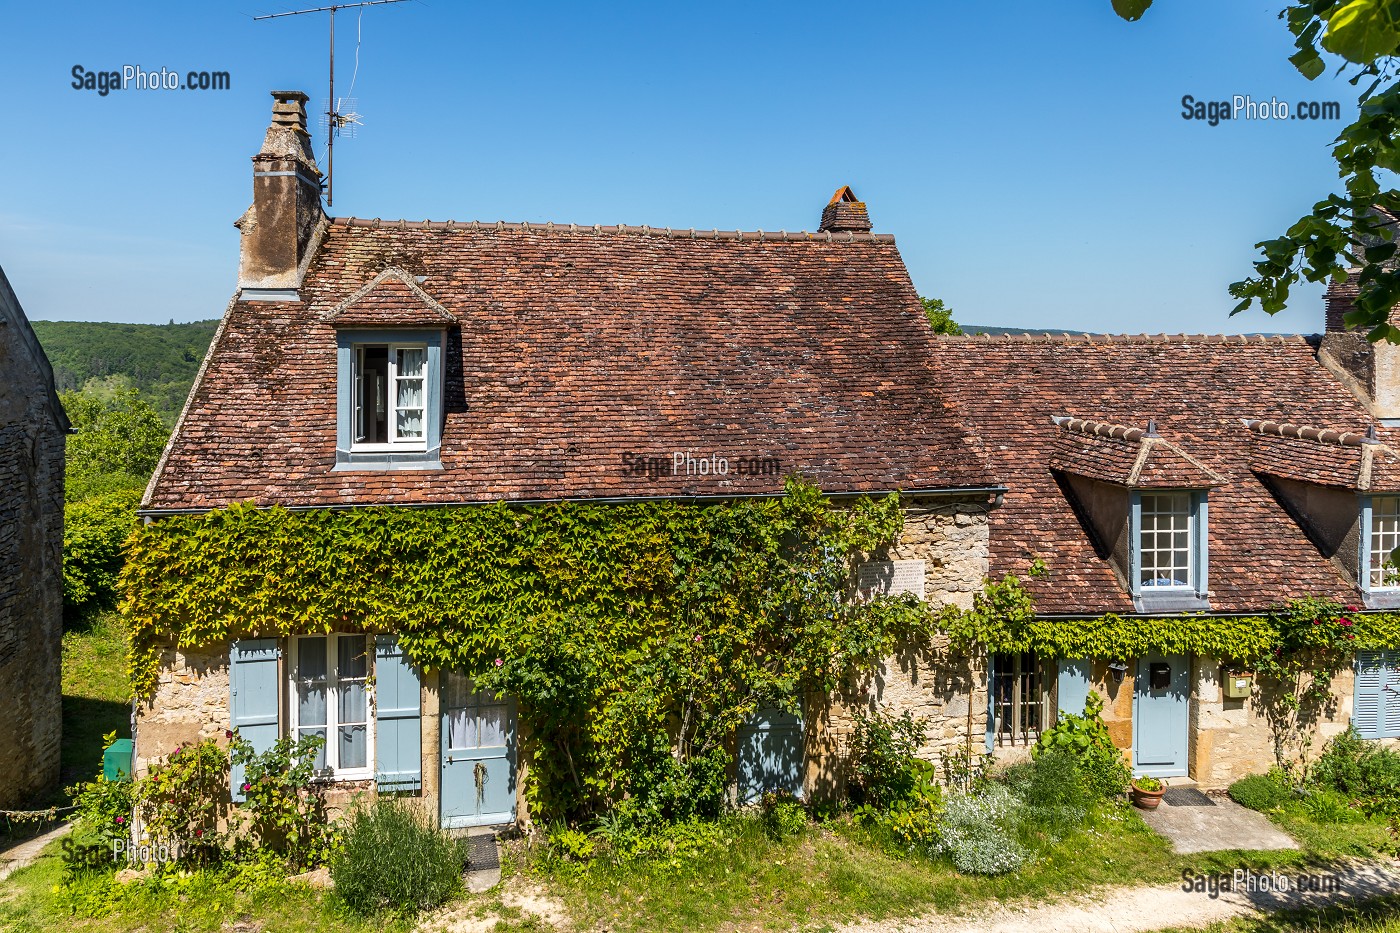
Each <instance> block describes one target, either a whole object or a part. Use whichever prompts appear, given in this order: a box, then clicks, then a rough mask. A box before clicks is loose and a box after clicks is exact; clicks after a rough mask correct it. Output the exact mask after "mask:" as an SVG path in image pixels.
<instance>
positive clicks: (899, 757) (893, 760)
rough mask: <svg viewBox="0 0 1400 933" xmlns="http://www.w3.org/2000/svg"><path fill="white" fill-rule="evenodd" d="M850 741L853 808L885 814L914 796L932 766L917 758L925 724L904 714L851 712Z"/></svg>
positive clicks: (921, 720)
mask: <svg viewBox="0 0 1400 933" xmlns="http://www.w3.org/2000/svg"><path fill="white" fill-rule="evenodd" d="M855 720H856V729H855V734H854V735H853V736H852V737H851V754H850V769H851V772H850V780H849V781H848V787H849V790H850V795H851V799H852V800H853V801H854V802H855V803H857V804H863V805H866V806H870V807H874V808H875V809H877V810H886V809H888V808H889V806H890V804H892V803H893V802H895V801H897V800H907V799H909V797H911V796H912V795H913V794H914V791H915V788H916V787H917V786H918V785H919V783H920V781H921V779H923V778H924V777H925V776H926V775H927V774H928V772H929V770H930V769H931V768H932V766H931V765H930V764H929V763H928V762H925V761H922V760H921V759H919V758H918V757H917V754H916V753H917V752H918V750H919V746H920V745H922V744H923V740H924V726H925V725H926V720H923V719H915V718H914V714H913V713H911V712H910V711H909V710H905V711H904V712H903V713H901V714H900V715H898V716H896V715H894V714H893V713H892V712H890V711H889V710H886V709H875V710H873V711H871V712H869V713H867V712H865V711H864V710H856V712H855Z"/></svg>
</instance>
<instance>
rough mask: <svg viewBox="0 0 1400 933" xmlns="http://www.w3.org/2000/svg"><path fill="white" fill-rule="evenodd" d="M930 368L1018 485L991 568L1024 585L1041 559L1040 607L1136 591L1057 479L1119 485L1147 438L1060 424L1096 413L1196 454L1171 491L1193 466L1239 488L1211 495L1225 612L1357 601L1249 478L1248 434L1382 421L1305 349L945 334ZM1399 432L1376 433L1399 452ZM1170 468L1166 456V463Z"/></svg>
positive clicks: (1214, 587)
mask: <svg viewBox="0 0 1400 933" xmlns="http://www.w3.org/2000/svg"><path fill="white" fill-rule="evenodd" d="M934 359H935V368H936V369H937V370H938V371H939V373H940V375H941V377H942V379H943V384H944V393H945V396H946V397H947V398H949V399H950V401H951V402H952V404H953V410H954V413H955V415H956V416H957V418H958V419H959V420H960V421H961V422H962V423H963V424H964V425H965V426H966V427H967V428H968V429H969V430H971V431H972V432H974V433H975V434H977V435H979V437H980V438H981V440H982V442H983V444H984V446H985V448H986V450H987V451H988V453H989V456H990V458H991V461H992V467H993V469H995V470H996V471H997V472H998V473H999V474H1000V475H1001V476H1002V478H1003V480H1004V481H1005V482H1006V484H1007V486H1008V487H1009V488H1010V491H1009V492H1008V493H1007V494H1006V497H1005V504H1004V506H1003V507H1002V508H1000V509H997V510H995V511H994V512H993V513H992V529H991V561H992V571H993V573H994V574H1002V573H1008V572H1014V573H1018V574H1021V575H1023V576H1024V574H1025V572H1026V570H1027V568H1028V565H1029V563H1030V561H1031V560H1032V559H1033V558H1035V557H1040V558H1042V559H1044V560H1045V561H1046V563H1047V564H1048V565H1049V568H1050V572H1049V573H1048V574H1047V575H1046V576H1044V577H1041V578H1037V579H1032V580H1031V581H1030V582H1029V585H1030V587H1031V590H1032V592H1033V593H1034V594H1035V596H1036V598H1037V605H1038V607H1039V608H1040V610H1041V611H1044V612H1049V613H1071V612H1103V611H1116V612H1131V611H1132V600H1131V598H1130V596H1129V594H1128V593H1127V592H1126V591H1125V589H1124V587H1123V586H1122V585H1121V584H1120V583H1119V581H1118V579H1117V578H1116V577H1115V575H1114V571H1113V568H1112V565H1111V564H1110V562H1109V560H1108V558H1107V557H1106V556H1103V555H1101V554H1099V553H1096V552H1095V548H1094V541H1093V540H1092V539H1091V536H1090V534H1089V533H1088V532H1087V531H1086V529H1085V527H1084V525H1082V524H1081V522H1080V519H1079V518H1078V517H1076V514H1075V510H1074V508H1073V506H1072V505H1071V502H1070V499H1069V498H1068V493H1067V491H1066V489H1067V487H1066V485H1065V483H1064V482H1062V481H1061V480H1060V479H1058V478H1057V475H1056V473H1055V470H1056V469H1057V468H1058V469H1066V468H1069V467H1070V466H1075V467H1076V468H1078V469H1081V470H1083V471H1086V472H1088V473H1090V475H1092V477H1093V478H1096V479H1103V480H1106V481H1112V482H1123V481H1124V480H1125V479H1126V478H1127V476H1128V475H1129V473H1130V470H1131V464H1134V463H1136V455H1137V454H1139V453H1140V452H1141V450H1140V447H1139V445H1140V443H1141V441H1142V438H1143V437H1144V436H1145V435H1146V432H1145V431H1142V432H1141V434H1140V435H1139V434H1136V433H1134V434H1133V435H1132V436H1131V438H1130V437H1129V436H1128V435H1126V434H1123V433H1122V432H1120V436H1119V437H1113V436H1111V435H1112V433H1113V432H1111V431H1110V432H1108V434H1107V435H1105V434H1103V433H1096V432H1089V433H1087V434H1086V433H1083V432H1070V431H1067V430H1066V429H1065V428H1063V427H1060V426H1058V425H1057V424H1055V422H1054V421H1052V418H1053V417H1054V416H1057V415H1058V416H1063V415H1065V414H1066V413H1077V414H1086V415H1088V414H1092V416H1093V417H1094V418H1095V419H1097V420H1098V421H1099V422H1101V423H1103V424H1105V425H1109V426H1113V425H1117V426H1120V427H1121V426H1131V425H1145V424H1147V422H1148V421H1149V420H1153V421H1155V422H1156V425H1157V428H1158V430H1159V432H1160V434H1161V437H1162V439H1163V440H1164V441H1165V442H1167V443H1169V444H1170V445H1172V447H1173V448H1175V449H1176V450H1177V451H1181V452H1185V453H1187V454H1189V457H1190V461H1189V462H1186V461H1183V463H1187V465H1188V466H1189V467H1190V470H1189V471H1187V472H1184V473H1182V474H1175V472H1174V471H1175V469H1176V465H1173V466H1172V468H1171V469H1164V470H1163V473H1162V476H1161V481H1162V482H1164V483H1165V482H1168V477H1169V476H1171V477H1173V478H1175V476H1177V475H1179V476H1180V478H1182V479H1183V480H1184V479H1186V478H1189V474H1190V473H1194V472H1196V471H1205V472H1206V473H1207V474H1213V475H1215V476H1218V477H1219V478H1221V479H1224V480H1228V483H1227V484H1226V485H1222V486H1219V487H1218V488H1213V489H1211V491H1210V521H1209V534H1210V589H1211V591H1212V594H1213V595H1212V597H1211V607H1212V609H1213V610H1216V611H1247V610H1253V609H1262V608H1265V607H1267V606H1270V605H1273V604H1277V603H1278V602H1280V601H1282V600H1285V599H1288V598H1291V597H1294V596H1300V595H1305V594H1313V595H1326V596H1334V597H1336V598H1339V599H1344V600H1351V599H1355V598H1356V589H1355V587H1354V585H1353V583H1352V581H1350V580H1348V579H1346V578H1344V576H1343V574H1342V571H1341V570H1340V569H1339V568H1338V567H1337V566H1336V565H1334V564H1333V563H1332V562H1330V561H1329V560H1328V559H1326V558H1325V557H1324V556H1323V555H1322V554H1321V553H1320V552H1319V550H1318V548H1317V547H1316V546H1315V545H1314V544H1313V543H1312V542H1311V541H1310V540H1309V538H1308V536H1307V534H1306V533H1305V532H1304V530H1303V529H1301V528H1300V527H1299V526H1298V524H1297V523H1296V522H1295V521H1294V520H1293V519H1292V518H1291V517H1290V516H1289V515H1288V513H1287V512H1286V511H1285V510H1284V508H1283V506H1282V505H1281V504H1280V503H1279V501H1278V500H1277V499H1275V497H1274V496H1273V495H1272V494H1271V493H1270V491H1269V489H1268V488H1267V487H1266V486H1265V485H1264V483H1263V482H1262V481H1261V479H1260V478H1259V477H1258V476H1256V475H1255V474H1254V473H1253V472H1252V470H1251V466H1252V464H1253V461H1254V458H1255V457H1256V453H1255V450H1256V442H1257V441H1262V440H1265V438H1264V437H1263V435H1260V434H1257V433H1254V432H1251V431H1249V430H1247V429H1245V427H1244V426H1243V425H1242V424H1241V421H1242V420H1243V419H1251V420H1270V421H1277V422H1297V423H1303V424H1326V425H1336V426H1344V427H1346V428H1347V429H1349V430H1351V431H1352V432H1364V431H1365V429H1366V428H1367V427H1368V426H1370V425H1371V418H1370V416H1369V415H1368V413H1367V411H1366V409H1365V408H1364V407H1363V406H1362V405H1361V404H1360V403H1359V402H1358V401H1357V400H1356V399H1355V398H1354V397H1353V396H1352V395H1351V394H1350V393H1349V392H1348V391H1347V390H1346V389H1345V388H1343V387H1342V385H1341V384H1340V383H1338V381H1337V380H1336V379H1335V378H1334V377H1333V376H1332V375H1331V374H1330V373H1329V372H1328V371H1327V370H1326V369H1324V368H1323V366H1322V365H1321V364H1320V363H1319V362H1318V361H1317V358H1316V352H1315V348H1314V343H1312V342H1310V341H1309V340H1306V339H1304V338H1301V337H1283V338H1279V337H1270V338H1258V337H1253V338H1243V337H1238V336H1205V337H1194V336H1164V335H1157V336H1150V335H1143V336H1098V335H1074V336H1063V335H1043V336H1041V335H1035V336H1021V335H1014V336H1005V337H986V336H977V337H940V338H937V339H936V343H935V348H934ZM1138 430H1141V429H1138ZM1397 437H1400V435H1396V434H1395V433H1394V432H1392V431H1389V430H1388V429H1385V428H1381V429H1380V438H1381V440H1382V441H1383V442H1385V443H1387V444H1390V443H1393V442H1394V441H1393V440H1392V438H1397ZM1291 443H1309V444H1313V446H1315V447H1319V448H1321V446H1322V445H1318V444H1316V443H1315V442H1313V441H1306V442H1304V441H1292V442H1291ZM1071 444H1073V445H1077V449H1071V448H1069V447H1067V445H1071ZM1334 446H1336V445H1334ZM1397 446H1400V445H1397ZM1290 449H1291V448H1290ZM1337 449H1342V448H1341V447H1338V448H1337ZM1346 449H1347V450H1351V451H1359V448H1350V447H1348V448H1346ZM1163 450H1164V451H1167V450H1170V448H1166V447H1163ZM1149 459H1150V458H1149ZM1173 459H1174V458H1168V459H1167V460H1164V461H1163V465H1164V467H1166V466H1167V465H1168V464H1169V463H1171V462H1172V460H1173ZM1389 463H1390V461H1389V460H1386V462H1385V465H1384V470H1385V474H1384V475H1385V476H1386V477H1387V481H1389V480H1388V477H1389V476H1390V471H1391V469H1392V468H1391V467H1390V465H1389ZM1094 468H1097V469H1098V470H1099V473H1098V474H1097V475H1094V474H1092V472H1091V471H1092V470H1093V469H1094ZM1144 472H1146V467H1144ZM1396 472H1397V473H1400V469H1397V470H1396ZM1151 481H1152V482H1153V483H1154V484H1156V483H1157V482H1158V477H1155V476H1154V477H1153V478H1152V480H1151ZM1373 482H1374V481H1373Z"/></svg>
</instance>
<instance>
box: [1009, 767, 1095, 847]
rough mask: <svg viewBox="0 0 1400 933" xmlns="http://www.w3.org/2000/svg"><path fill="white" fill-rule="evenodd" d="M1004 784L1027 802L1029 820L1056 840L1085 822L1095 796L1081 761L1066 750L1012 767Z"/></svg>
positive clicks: (1027, 818)
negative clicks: (1081, 766) (1084, 773)
mask: <svg viewBox="0 0 1400 933" xmlns="http://www.w3.org/2000/svg"><path fill="white" fill-rule="evenodd" d="M1005 781H1006V785H1007V787H1008V788H1010V789H1011V791H1012V792H1013V793H1014V794H1016V796H1017V797H1019V798H1021V800H1022V801H1023V802H1024V804H1025V809H1026V820H1027V821H1028V822H1030V823H1032V824H1034V825H1035V827H1036V828H1039V829H1041V830H1044V831H1046V832H1047V833H1048V834H1049V835H1051V836H1056V837H1058V836H1063V835H1064V834H1066V833H1068V832H1069V831H1070V830H1072V829H1074V828H1075V827H1076V826H1078V825H1080V824H1081V823H1083V822H1084V817H1085V816H1086V815H1087V814H1088V812H1089V810H1090V809H1092V807H1093V805H1094V798H1095V796H1096V794H1095V793H1094V792H1093V791H1092V790H1090V788H1089V786H1088V783H1087V782H1086V781H1085V779H1084V775H1083V774H1082V773H1081V772H1080V760H1079V759H1078V758H1077V757H1076V756H1075V755H1074V753H1072V752H1070V751H1068V750H1066V749H1059V748H1056V749H1051V750H1050V751H1049V752H1047V753H1046V754H1043V755H1040V756H1039V757H1037V758H1035V759H1033V760H1031V761H1028V762H1023V763H1021V764H1017V765H1013V766H1012V767H1010V768H1008V769H1007V771H1006V776H1005Z"/></svg>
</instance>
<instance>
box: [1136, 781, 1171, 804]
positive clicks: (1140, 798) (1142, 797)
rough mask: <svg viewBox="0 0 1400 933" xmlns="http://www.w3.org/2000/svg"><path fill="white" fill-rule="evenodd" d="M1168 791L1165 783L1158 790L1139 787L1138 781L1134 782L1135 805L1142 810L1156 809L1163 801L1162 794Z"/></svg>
mask: <svg viewBox="0 0 1400 933" xmlns="http://www.w3.org/2000/svg"><path fill="white" fill-rule="evenodd" d="M1166 792H1167V786H1166V785H1165V784H1163V785H1162V786H1161V787H1159V788H1157V789H1156V790H1144V789H1142V788H1141V787H1138V783H1137V781H1134V782H1133V806H1135V807H1138V808H1139V809H1142V810H1155V809H1157V805H1158V804H1160V803H1161V802H1162V795H1163V794H1165V793H1166Z"/></svg>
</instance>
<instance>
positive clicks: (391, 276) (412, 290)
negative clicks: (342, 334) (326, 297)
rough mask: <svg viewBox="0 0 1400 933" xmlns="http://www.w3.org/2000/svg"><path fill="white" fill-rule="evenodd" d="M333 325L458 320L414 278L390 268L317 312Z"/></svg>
mask: <svg viewBox="0 0 1400 933" xmlns="http://www.w3.org/2000/svg"><path fill="white" fill-rule="evenodd" d="M321 320H323V321H329V322H330V323H332V324H334V325H335V326H336V327H439V328H440V327H446V326H450V325H453V324H456V323H458V321H457V318H456V317H454V316H453V314H452V312H451V311H448V310H447V309H446V308H444V307H443V306H442V305H440V304H438V302H436V301H434V300H433V298H432V296H431V295H429V294H428V293H427V292H425V291H423V289H421V288H419V287H418V284H417V283H416V282H415V281H414V277H413V276H411V275H409V274H408V273H407V272H405V271H403V270H402V269H396V268H393V267H390V268H388V269H385V270H384V271H382V272H380V273H379V274H378V275H376V276H375V277H374V278H372V279H370V280H369V282H368V283H366V284H365V285H364V286H362V287H360V288H359V289H357V290H356V291H355V293H354V294H353V295H351V296H350V297H348V298H346V299H345V300H344V301H342V302H341V303H340V304H338V305H336V306H335V307H334V308H331V309H330V310H329V311H326V312H325V313H323V314H322V315H321Z"/></svg>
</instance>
